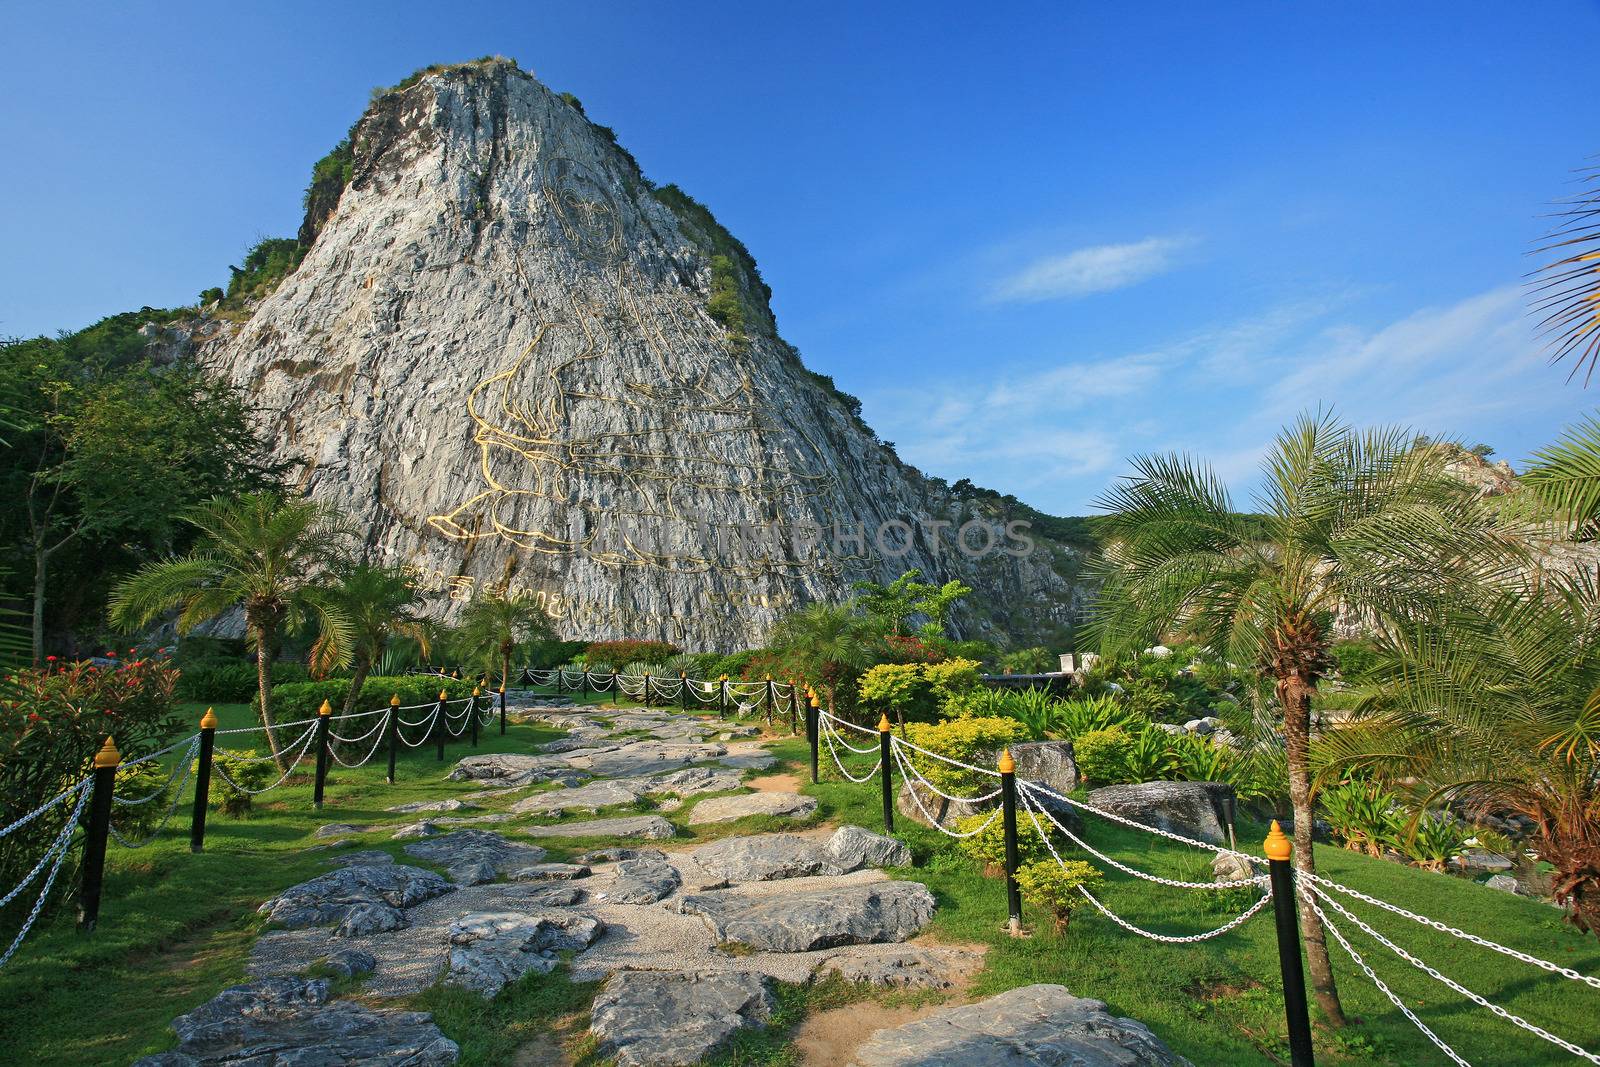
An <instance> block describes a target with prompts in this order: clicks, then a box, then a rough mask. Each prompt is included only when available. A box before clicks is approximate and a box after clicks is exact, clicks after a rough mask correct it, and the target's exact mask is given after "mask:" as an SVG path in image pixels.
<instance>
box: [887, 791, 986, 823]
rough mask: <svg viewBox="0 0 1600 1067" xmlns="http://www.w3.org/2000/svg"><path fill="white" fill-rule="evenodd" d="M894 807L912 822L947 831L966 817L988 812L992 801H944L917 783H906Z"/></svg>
mask: <svg viewBox="0 0 1600 1067" xmlns="http://www.w3.org/2000/svg"><path fill="white" fill-rule="evenodd" d="M894 806H895V810H896V811H898V812H899V813H900V814H901V815H904V816H905V817H906V818H908V819H910V820H911V821H912V822H916V823H921V824H922V825H923V826H939V827H943V828H945V829H947V830H948V829H950V828H951V827H952V826H954V825H955V824H956V822H957V821H958V820H960V819H964V818H966V817H967V816H968V815H976V814H978V813H979V812H984V811H988V810H989V809H990V808H992V807H993V806H994V801H992V800H987V801H984V802H983V803H982V804H972V803H968V802H967V801H963V800H946V799H944V798H943V797H941V796H939V794H937V793H935V792H934V791H933V790H931V789H929V788H928V787H927V786H925V785H922V784H921V783H919V782H911V781H907V782H902V783H901V784H900V793H899V795H898V796H896V797H895V802H894Z"/></svg>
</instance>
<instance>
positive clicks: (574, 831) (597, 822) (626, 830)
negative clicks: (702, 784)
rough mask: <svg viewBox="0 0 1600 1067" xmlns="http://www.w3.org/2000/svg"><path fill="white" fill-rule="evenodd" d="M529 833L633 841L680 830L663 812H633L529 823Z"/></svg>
mask: <svg viewBox="0 0 1600 1067" xmlns="http://www.w3.org/2000/svg"><path fill="white" fill-rule="evenodd" d="M522 832H523V833H525V834H527V835H528V836H529V837H620V838H623V839H625V840H629V841H665V840H667V839H668V838H669V837H672V836H673V835H674V834H676V833H677V830H676V829H675V828H674V827H673V825H672V824H671V823H670V822H668V821H667V820H665V819H663V818H662V817H661V816H659V815H629V816H624V817H623V818H620V819H589V820H587V821H584V822H567V823H561V824H559V825H556V826H529V827H525V828H524V829H523V831H522Z"/></svg>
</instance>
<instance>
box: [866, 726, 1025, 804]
mask: <svg viewBox="0 0 1600 1067" xmlns="http://www.w3.org/2000/svg"><path fill="white" fill-rule="evenodd" d="M910 747H911V746H910V745H908V744H906V742H904V741H902V740H900V739H899V738H898V737H896V736H894V735H893V734H890V735H889V748H890V750H891V751H893V752H894V754H895V757H896V762H898V763H899V764H900V765H901V766H902V767H910V768H911V772H912V774H914V775H915V776H916V779H917V781H919V782H921V783H922V784H923V785H925V786H927V787H928V792H930V793H932V794H933V795H934V796H937V797H943V798H944V799H945V800H950V801H954V802H955V803H957V804H983V803H986V802H988V801H990V800H993V799H994V798H995V797H997V796H999V795H1000V787H999V786H996V787H995V789H994V790H993V791H992V792H989V793H985V794H983V796H981V797H954V796H951V795H950V794H949V793H945V792H942V791H940V789H939V787H938V786H936V785H934V784H933V783H932V782H930V781H928V779H927V778H926V777H924V776H923V773H922V772H921V771H919V770H917V765H916V764H915V763H913V762H911V757H910V756H907V755H905V754H904V753H902V752H901V751H900V749H901V748H910Z"/></svg>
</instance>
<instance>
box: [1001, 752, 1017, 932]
mask: <svg viewBox="0 0 1600 1067" xmlns="http://www.w3.org/2000/svg"><path fill="white" fill-rule="evenodd" d="M1000 820H1001V823H1000V825H1001V829H1002V830H1004V831H1005V841H1006V909H1007V912H1008V916H1007V923H1006V925H1007V928H1008V929H1009V930H1010V931H1011V936H1012V937H1021V936H1022V889H1021V888H1020V887H1019V886H1018V885H1017V862H1018V860H1017V761H1016V760H1014V759H1012V758H1011V750H1010V749H1009V748H1007V749H1002V750H1001V752H1000Z"/></svg>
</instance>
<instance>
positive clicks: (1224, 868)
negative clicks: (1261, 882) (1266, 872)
mask: <svg viewBox="0 0 1600 1067" xmlns="http://www.w3.org/2000/svg"><path fill="white" fill-rule="evenodd" d="M1260 873H1261V872H1260V871H1258V870H1256V866H1255V864H1253V863H1252V862H1251V861H1250V860H1247V859H1245V858H1244V857H1243V856H1230V855H1229V854H1227V853H1226V852H1219V853H1217V854H1216V856H1215V857H1214V858H1213V859H1212V860H1211V875H1212V880H1213V881H1216V882H1247V881H1249V880H1250V879H1252V878H1254V877H1255V876H1256V875H1257V874H1260Z"/></svg>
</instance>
